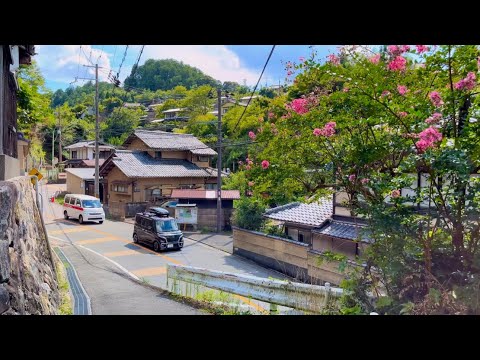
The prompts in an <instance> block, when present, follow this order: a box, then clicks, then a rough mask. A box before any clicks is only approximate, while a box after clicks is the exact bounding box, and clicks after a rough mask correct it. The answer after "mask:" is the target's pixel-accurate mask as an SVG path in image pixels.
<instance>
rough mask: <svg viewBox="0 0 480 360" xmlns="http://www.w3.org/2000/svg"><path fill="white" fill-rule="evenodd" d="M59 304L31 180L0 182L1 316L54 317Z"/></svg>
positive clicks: (20, 178) (54, 275)
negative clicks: (30, 315)
mask: <svg viewBox="0 0 480 360" xmlns="http://www.w3.org/2000/svg"><path fill="white" fill-rule="evenodd" d="M44 201H46V200H44ZM59 304H60V297H59V291H58V284H57V277H56V274H55V268H54V265H53V259H52V253H51V251H50V247H49V245H48V243H47V238H46V234H45V232H44V227H43V225H42V221H41V218H40V212H39V210H38V208H37V206H36V201H35V191H34V189H33V186H32V183H31V182H30V178H29V177H16V178H13V179H11V180H10V181H0V314H22V315H23V314H39V315H40V314H57V313H58V307H59Z"/></svg>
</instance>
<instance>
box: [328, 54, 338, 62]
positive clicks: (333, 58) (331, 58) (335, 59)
mask: <svg viewBox="0 0 480 360" xmlns="http://www.w3.org/2000/svg"><path fill="white" fill-rule="evenodd" d="M327 58H328V61H329V62H331V63H332V64H333V65H340V58H339V57H338V56H337V55H335V54H330V55H328V56H327Z"/></svg>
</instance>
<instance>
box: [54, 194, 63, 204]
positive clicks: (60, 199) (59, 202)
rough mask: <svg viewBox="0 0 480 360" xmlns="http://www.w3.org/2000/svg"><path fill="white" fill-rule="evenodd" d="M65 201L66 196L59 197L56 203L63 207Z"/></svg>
mask: <svg viewBox="0 0 480 360" xmlns="http://www.w3.org/2000/svg"><path fill="white" fill-rule="evenodd" d="M64 200H65V195H62V196H58V197H56V198H55V202H56V203H57V204H60V205H63V202H64Z"/></svg>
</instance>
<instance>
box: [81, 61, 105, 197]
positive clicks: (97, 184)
mask: <svg viewBox="0 0 480 360" xmlns="http://www.w3.org/2000/svg"><path fill="white" fill-rule="evenodd" d="M83 66H85V67H94V68H95V190H94V192H95V194H94V196H95V197H96V198H97V199H99V198H100V182H99V179H98V177H99V175H98V172H99V166H98V159H99V156H100V154H99V151H98V141H99V140H98V138H99V132H100V128H99V124H98V122H99V119H98V64H95V65H83ZM78 79H82V80H93V79H88V78H78Z"/></svg>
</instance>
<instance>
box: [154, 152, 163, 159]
mask: <svg viewBox="0 0 480 360" xmlns="http://www.w3.org/2000/svg"><path fill="white" fill-rule="evenodd" d="M161 158H162V152H161V151H155V159H161Z"/></svg>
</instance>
